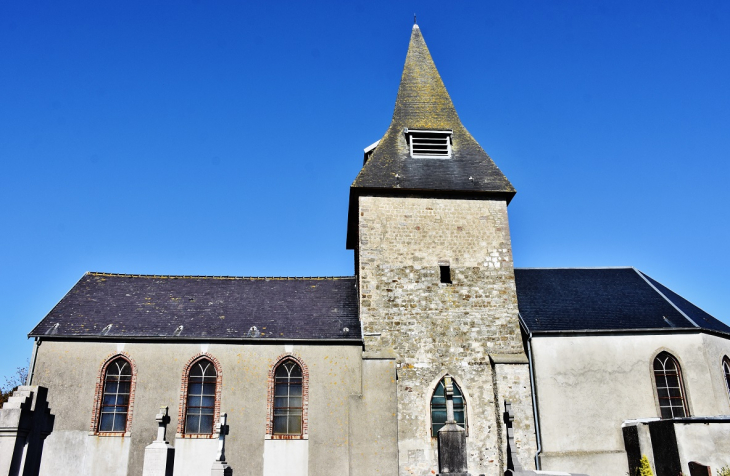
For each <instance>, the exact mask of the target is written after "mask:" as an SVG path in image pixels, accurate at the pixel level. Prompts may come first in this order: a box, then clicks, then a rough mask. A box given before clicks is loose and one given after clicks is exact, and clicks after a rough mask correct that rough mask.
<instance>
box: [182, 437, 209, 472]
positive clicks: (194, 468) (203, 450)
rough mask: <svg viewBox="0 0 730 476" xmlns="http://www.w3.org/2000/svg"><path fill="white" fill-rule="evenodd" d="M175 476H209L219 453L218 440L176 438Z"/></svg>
mask: <svg viewBox="0 0 730 476" xmlns="http://www.w3.org/2000/svg"><path fill="white" fill-rule="evenodd" d="M173 445H174V446H175V466H174V468H173V473H172V474H173V475H174V476H207V475H209V474H210V468H211V467H212V466H213V462H214V461H215V455H216V452H217V451H218V439H217V438H215V439H207V438H205V439H203V438H175V441H174V442H173Z"/></svg>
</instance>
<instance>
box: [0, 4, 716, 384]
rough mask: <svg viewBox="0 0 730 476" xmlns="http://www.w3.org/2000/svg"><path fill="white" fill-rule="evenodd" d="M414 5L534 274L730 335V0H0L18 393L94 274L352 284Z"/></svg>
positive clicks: (2, 138) (6, 362)
mask: <svg viewBox="0 0 730 476" xmlns="http://www.w3.org/2000/svg"><path fill="white" fill-rule="evenodd" d="M414 12H415V13H417V14H418V23H419V25H420V26H421V29H422V32H423V34H424V37H425V39H426V42H427V44H428V46H429V48H430V50H431V53H432V56H433V58H434V60H435V62H436V65H437V67H438V68H439V71H440V73H441V75H442V77H443V79H444V82H445V84H446V87H447V89H448V90H449V93H450V94H451V96H452V99H453V100H454V103H455V105H456V108H457V111H458V112H459V114H460V117H461V119H462V121H463V123H464V124H465V125H466V127H467V129H469V131H470V132H471V133H472V135H473V136H474V137H475V138H476V139H477V140H478V141H479V142H480V143H481V145H482V146H483V147H484V149H485V150H486V151H487V152H488V153H489V154H490V155H491V156H492V158H493V159H494V160H495V162H496V163H497V165H498V166H499V167H500V168H501V169H502V171H503V172H504V173H505V174H506V175H507V177H508V178H509V179H510V180H511V181H512V183H513V184H514V185H515V187H516V188H517V191H518V193H517V195H516V197H515V199H514V200H513V202H512V203H511V205H510V207H509V212H510V223H511V232H512V239H513V248H514V257H515V264H516V265H517V266H521V267H541V266H559V267H576V266H578V267H582V266H627V265H628V266H635V267H636V268H638V269H641V270H642V271H644V272H646V273H647V274H649V275H650V276H652V277H653V278H655V279H657V280H658V281H660V282H662V283H663V284H665V285H667V286H668V287H670V288H672V289H673V290H674V291H676V292H678V293H679V294H681V295H683V296H685V297H686V298H688V299H689V300H691V301H693V302H694V303H696V304H697V305H699V306H700V307H702V308H703V309H705V310H706V311H708V312H710V313H711V314H713V315H714V316H716V317H718V318H720V319H721V320H723V321H725V322H730V293H729V292H728V291H730V290H729V289H728V280H727V278H726V276H727V270H728V269H730V258H729V255H728V252H727V246H728V243H729V242H730V220H728V212H727V209H728V205H730V191H729V190H730V187H728V183H729V182H730V165H729V164H728V162H729V160H730V87H728V85H729V84H730V28H729V27H728V25H730V2H724V1H716V2H673V1H661V2H649V1H648V2H633V1H630V2H629V1H625V2H621V1H583V0H581V1H550V2H545V1H522V2H492V1H484V2H466V1H461V2H452V3H450V4H447V3H444V2H428V1H406V0H404V1H398V2H393V1H367V2H364V1H363V2H355V1H352V2H349V1H348V2H343V1H332V2H316V3H315V2H255V3H254V2H226V1H196V2H184V1H175V2H154V4H150V2H137V1H125V2H98V1H97V2H44V1H27V2H3V3H2V4H0V163H2V174H0V220H1V221H0V223H2V229H3V233H1V234H0V271H1V272H0V319H1V320H2V325H3V329H4V332H3V333H2V336H1V337H0V339H1V340H0V345H1V346H2V349H3V351H2V359H0V377H1V376H4V375H7V374H9V373H10V372H11V371H12V369H14V368H15V367H16V366H18V365H22V364H23V363H24V362H25V361H26V359H27V358H28V357H29V356H30V352H31V343H30V341H28V340H27V339H26V334H27V333H28V332H29V331H30V329H32V328H33V326H34V325H35V324H36V323H37V322H38V321H39V320H40V319H41V318H42V317H43V316H44V315H45V314H46V313H47V312H48V311H49V310H50V309H51V308H52V307H53V306H54V305H55V304H56V302H58V300H60V299H61V298H62V297H63V295H64V294H65V293H66V292H67V291H68V290H69V289H70V288H71V287H72V286H73V284H74V283H75V282H76V281H77V280H78V279H79V278H80V277H81V276H82V274H83V273H84V272H86V271H106V272H117V273H140V274H196V275H238V276H249V275H253V276H310V275H351V274H353V256H352V252H351V251H347V250H345V225H346V215H347V196H348V190H349V185H350V183H351V182H352V180H353V179H354V178H355V175H356V174H357V172H358V170H359V167H360V165H361V164H362V149H363V148H364V147H366V146H367V145H369V144H371V143H372V142H374V141H376V140H378V139H379V138H380V137H381V136H382V134H383V133H384V132H385V130H386V128H387V126H388V124H389V122H390V118H391V115H392V111H393V105H394V102H395V96H396V92H397V88H398V82H399V80H400V74H401V70H402V67H403V62H404V60H405V54H406V49H407V46H408V40H409V36H410V30H411V25H412V22H413V20H412V19H413V13H414ZM1 383H2V380H1V379H0V384H1Z"/></svg>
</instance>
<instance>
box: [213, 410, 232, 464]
mask: <svg viewBox="0 0 730 476" xmlns="http://www.w3.org/2000/svg"><path fill="white" fill-rule="evenodd" d="M227 420H228V415H227V414H225V413H223V414H222V415H221V419H220V421H219V422H218V423H216V425H215V429H216V431H217V432H218V453H217V454H216V456H215V460H216V461H220V462H225V461H226V435H227V434H228V431H229V428H228V425H227V424H226V421H227Z"/></svg>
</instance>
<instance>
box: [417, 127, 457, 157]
mask: <svg viewBox="0 0 730 476" xmlns="http://www.w3.org/2000/svg"><path fill="white" fill-rule="evenodd" d="M405 133H406V137H407V138H408V147H409V148H410V152H411V157H415V158H427V159H448V158H450V157H451V134H452V131H431V130H422V129H406V130H405Z"/></svg>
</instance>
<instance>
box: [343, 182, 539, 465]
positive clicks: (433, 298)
mask: <svg viewBox="0 0 730 476" xmlns="http://www.w3.org/2000/svg"><path fill="white" fill-rule="evenodd" d="M357 253H358V261H357V263H358V270H357V271H358V277H359V286H360V288H359V289H360V317H361V321H362V325H363V331H364V333H365V350H366V353H365V355H366V356H390V357H394V358H395V359H396V365H397V367H398V369H397V373H398V382H397V384H398V385H397V391H398V447H399V472H400V474H401V475H403V476H405V475H418V476H425V475H431V474H433V472H434V471H437V470H438V468H437V454H436V439H435V438H432V437H431V432H430V411H429V404H430V398H431V394H432V391H433V388H434V387H435V386H436V384H437V383H438V381H439V380H440V378H441V377H442V376H443V375H444V374H445V373H447V372H448V373H449V374H451V375H452V376H454V378H455V379H456V382H457V383H458V385H459V386H460V387H461V389H462V390H463V391H464V393H465V395H466V398H467V413H468V427H469V428H468V431H469V436H468V438H467V447H468V451H469V460H468V464H469V471H470V472H471V473H472V474H480V473H484V474H489V475H497V474H501V473H502V472H503V471H504V467H503V463H504V462H503V461H502V459H501V453H502V451H501V448H502V445H503V438H502V436H501V433H502V431H503V428H502V425H503V423H502V416H501V412H502V409H501V408H498V405H497V404H495V385H494V382H493V380H503V381H504V385H498V386H497V387H496V390H497V392H499V391H507V390H508V389H509V387H510V386H519V387H522V389H521V391H520V392H512V393H511V395H512V397H511V398H512V399H513V403H514V406H515V407H516V411H517V412H518V413H519V414H520V418H521V421H518V422H517V423H518V425H520V427H518V432H519V433H520V434H521V435H523V436H522V438H521V445H523V447H522V450H523V451H524V456H522V460H523V462H525V464H526V465H528V466H529V464H530V461H531V460H532V456H533V455H534V436H533V437H532V439H530V437H529V433H530V429H531V428H532V416H531V415H532V411H531V402H530V389H529V383H528V384H527V385H525V380H524V378H525V376H526V375H527V373H526V372H527V366H526V365H524V364H522V365H521V367H522V368H521V369H520V368H519V367H520V365H519V364H515V366H514V367H512V368H511V369H505V370H504V371H499V372H498V375H493V372H494V369H493V367H492V366H491V365H490V358H489V355H490V354H492V353H495V354H509V355H513V356H523V355H524V352H523V348H522V342H521V338H520V331H519V324H518V319H517V298H516V293H515V283H514V271H513V263H512V249H511V243H510V236H509V224H508V221H507V206H506V203H505V202H504V201H499V200H461V199H460V200H457V199H424V198H402V197H360V198H359V244H358V250H357ZM447 263H448V264H449V265H450V266H451V272H452V280H453V284H441V283H440V274H439V265H440V264H447ZM523 425H524V428H523V427H522V426H523Z"/></svg>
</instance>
